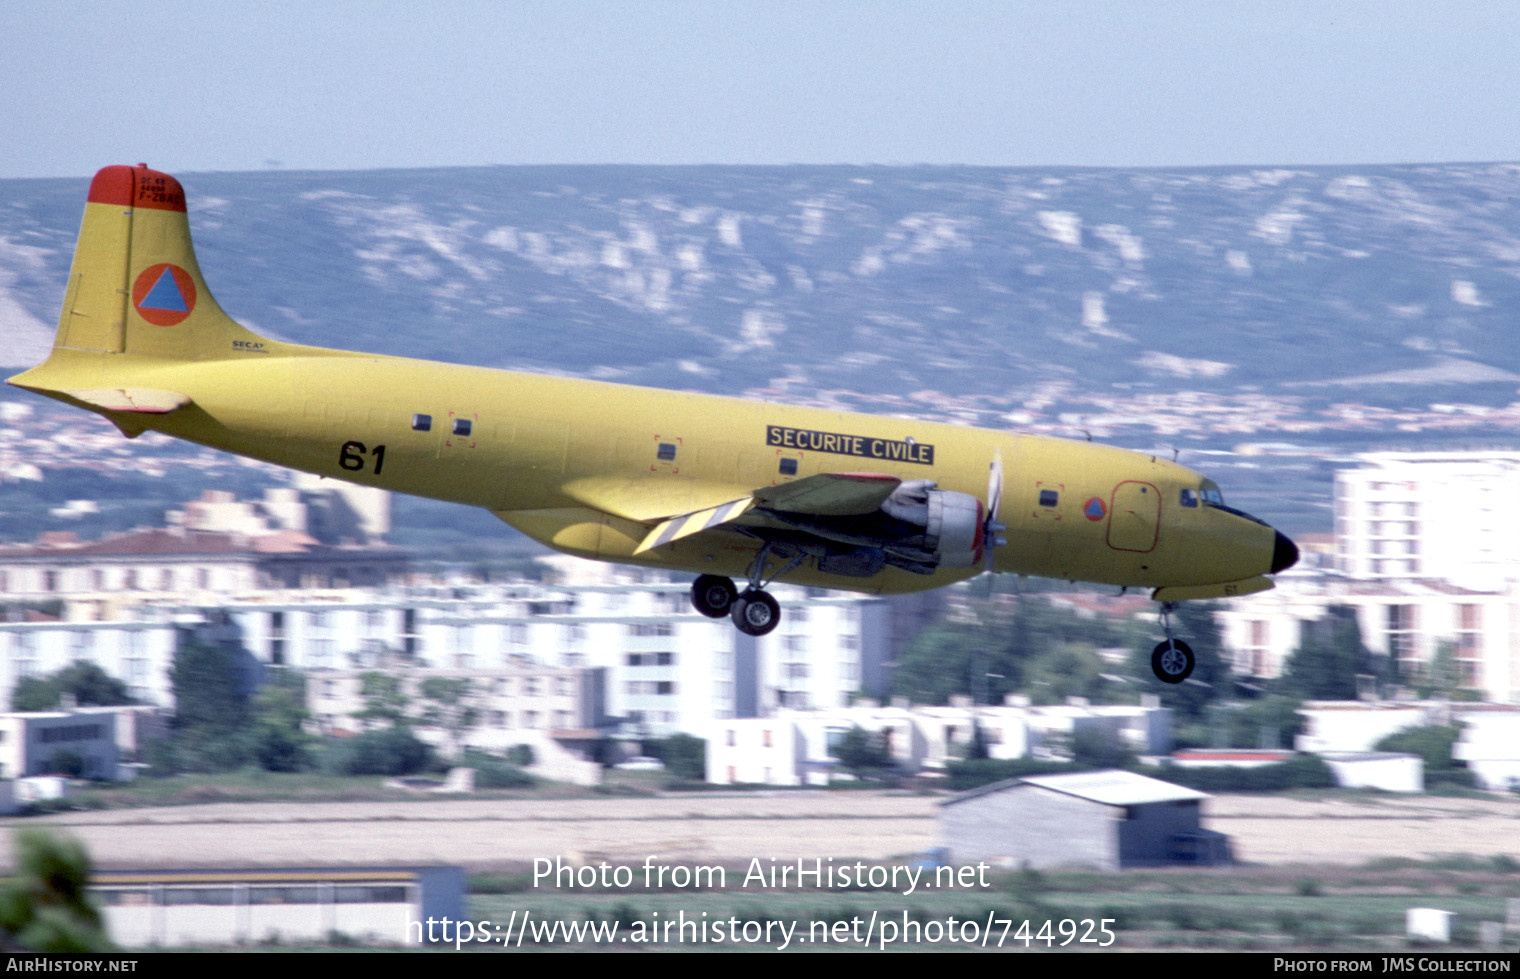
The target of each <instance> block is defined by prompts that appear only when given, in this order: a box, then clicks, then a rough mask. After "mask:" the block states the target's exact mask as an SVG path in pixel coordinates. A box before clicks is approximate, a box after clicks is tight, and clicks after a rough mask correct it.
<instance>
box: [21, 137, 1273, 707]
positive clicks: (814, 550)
mask: <svg viewBox="0 0 1520 979" xmlns="http://www.w3.org/2000/svg"><path fill="white" fill-rule="evenodd" d="M9 383H11V384H14V385H17V386H19V387H22V388H26V389H28V390H31V391H36V392H37V393H39V394H43V395H46V396H48V397H51V398H56V399H58V400H59V401H63V402H66V403H68V404H71V405H75V406H77V407H80V408H85V409H87V410H89V411H94V412H97V413H99V414H101V415H103V416H105V417H106V418H108V419H110V420H111V421H112V422H113V423H114V424H115V425H116V427H117V428H119V429H120V430H121V432H122V433H123V434H124V435H126V436H127V437H128V438H134V437H136V436H137V435H140V434H141V433H143V432H144V431H148V430H153V431H159V432H164V433H167V434H169V435H173V436H176V437H178V438H183V439H188V440H189V441H192V442H196V443H199V444H201V445H207V446H212V447H214V448H218V449H224V450H226V451H228V452H234V453H238V454H240V455H245V456H251V457H253V458H256V459H263V460H265V461H267V462H273V463H277V464H279V465H282V466H289V467H291V468H295V469H302V470H305V471H307V472H312V473H317V474H319V475H322V476H331V477H333V478H336V479H346V480H349V481H351V482H355V483H360V484H363V485H366V486H379V487H383V488H385V489H387V490H394V491H396V492H401V493H413V494H416V495H419V496H427V497H433V498H435V499H440V500H450V501H453V502H457V503H465V504H469V505H471V506H479V507H485V508H486V509H488V510H490V511H491V512H492V513H494V514H495V515H496V516H498V517H500V518H501V519H502V520H504V521H505V522H507V523H508V524H510V525H512V526H513V527H516V528H517V529H518V530H520V531H522V532H523V533H525V534H527V535H528V536H530V537H532V538H534V539H535V540H538V541H541V542H543V543H544V544H547V545H549V546H550V547H553V548H556V549H558V550H561V551H565V552H568V553H570V554H576V555H580V556H582V557H587V558H595V559H599V560H604V561H618V562H624V563H630V564H642V565H648V566H652V567H660V568H669V569H676V570H680V571H685V572H691V573H694V574H696V575H697V576H698V577H697V579H696V581H695V583H694V584H693V586H692V603H693V604H694V605H695V606H696V608H697V610H698V611H700V612H702V613H703V614H704V615H708V616H711V617H713V618H721V617H723V616H725V615H726V616H730V617H731V618H732V619H733V621H734V623H735V625H737V627H738V628H739V629H740V630H742V631H743V632H745V633H748V634H750V635H757V636H758V635H764V634H765V633H767V632H769V631H771V630H772V629H774V628H775V627H776V624H777V622H778V621H779V620H780V609H779V607H778V606H777V603H776V600H775V599H774V598H772V597H771V595H770V594H769V593H768V592H767V591H766V590H765V588H766V586H767V585H768V584H769V583H770V582H772V581H774V580H776V579H777V578H780V577H782V576H785V577H786V578H787V580H788V581H790V582H795V583H797V584H802V585H813V586H818V587H824V588H842V589H848V590H852V591H859V592H868V593H873V594H890V593H896V592H909V591H919V590H923V589H928V588H936V587H939V586H941V585H946V584H949V583H951V582H955V581H961V580H963V579H966V578H970V577H973V576H975V575H977V574H979V573H981V572H983V571H995V572H1003V573H1014V574H1021V575H1040V576H1045V577H1051V578H1063V579H1068V580H1071V581H1090V582H1102V583H1107V584H1111V585H1119V586H1124V587H1146V588H1152V589H1154V592H1153V595H1152V597H1153V598H1155V599H1156V600H1157V601H1158V602H1161V603H1162V606H1161V607H1162V612H1163V615H1162V621H1163V624H1164V625H1165V626H1166V634H1167V637H1168V638H1167V639H1166V640H1165V641H1164V642H1162V643H1161V644H1160V645H1158V646H1157V647H1156V650H1155V653H1154V655H1153V656H1152V667H1153V669H1154V670H1155V672H1156V675H1157V676H1158V677H1160V678H1161V679H1162V680H1165V681H1168V682H1172V683H1180V682H1182V680H1184V679H1185V678H1186V677H1187V675H1188V674H1189V673H1190V672H1191V671H1192V668H1193V662H1194V660H1193V654H1192V651H1191V650H1189V649H1188V648H1187V646H1186V644H1185V643H1183V642H1181V641H1179V640H1175V639H1173V638H1172V636H1171V629H1170V621H1169V618H1168V616H1167V615H1166V614H1165V613H1166V612H1168V611H1169V610H1170V609H1171V607H1172V603H1174V602H1176V601H1181V600H1184V599H1198V598H1218V597H1224V596H1231V595H1246V594H1250V593H1252V592H1256V591H1261V590H1263V589H1266V588H1270V587H1272V582H1271V580H1270V579H1268V578H1267V577H1266V576H1267V575H1270V574H1276V573H1277V572H1279V571H1282V570H1283V569H1284V568H1287V567H1289V566H1290V565H1292V564H1293V563H1294V562H1295V561H1296V560H1297V558H1298V549H1297V548H1296V547H1295V546H1294V544H1293V543H1292V541H1290V540H1289V539H1288V538H1287V537H1285V536H1284V535H1282V534H1281V533H1279V532H1277V531H1275V530H1273V529H1272V528H1271V527H1269V526H1267V525H1266V524H1265V523H1263V522H1261V521H1260V520H1257V519H1255V518H1253V517H1251V516H1249V515H1248V514H1245V513H1241V512H1240V511H1238V510H1234V509H1231V508H1230V507H1227V506H1225V504H1224V499H1223V497H1222V496H1221V495H1220V492H1219V487H1218V486H1216V485H1215V484H1214V483H1213V482H1212V481H1210V480H1208V479H1205V478H1204V477H1202V476H1201V475H1199V474H1198V473H1196V472H1193V471H1192V470H1190V469H1187V468H1184V467H1183V466H1179V465H1176V464H1175V463H1173V462H1171V461H1168V460H1165V459H1159V458H1157V457H1156V456H1153V455H1148V454H1144V453H1136V452H1130V451H1125V450H1121V449H1117V448H1112V447H1109V446H1102V445H1094V444H1091V443H1087V442H1072V441H1065V440H1061V439H1052V438H1043V437H1037V436H1031V435H1019V434H1014V433H1009V432H994V431H988V430H984V429H976V428H966V427H960V426H955V425H944V424H934V423H930V422H922V421H909V420H904V419H901V418H888V417H880V416H872V415H855V414H848V413H844V412H837V411H825V410H821V409H814V408H799V407H790V406H786V405H779V404H769V403H765V402H759V401H745V400H739V399H733V398H720V397H710V396H703V395H696V394H685V393H679V392H674V391H660V390H652V389H648V388H636V387H628V386H623V385H615V384H606V383H599V382H595V381H585V380H575V379H567V378H560V377H544V376H539V375H535V374H523V373H515V372H508V371H501V370H490V369H485V368H478V367H466V366H459V365H454V364H441V363H434V362H429V361H421V360H412V359H407V358H401V357H387V356H378V355H375V354H366V353H356V352H350V351H343V350H331V349H325V348H320V347H306V346H297V345H294V344H288V343H280V342H277V341H274V340H269V339H266V338H264V337H261V336H258V335H257V334H255V333H252V332H250V331H248V330H246V329H244V328H243V327H241V326H239V325H238V324H237V323H235V322H233V320H232V319H231V318H230V317H228V316H227V315H226V314H225V313H224V312H222V310H221V308H220V307H218V306H217V304H216V301H215V300H214V299H213V298H212V297H211V292H210V290H209V289H207V287H206V283H205V280H204V279H202V277H201V271H200V267H199V266H198V265H197V263H196V260H195V252H194V249H193V247H192V245H191V240H190V224H189V217H188V215H187V213H186V210H185V194H184V190H183V189H182V187H181V186H180V184H179V182H178V181H177V180H175V179H174V178H173V177H171V176H169V175H168V174H164V173H160V172H157V171H154V170H150V169H148V167H147V166H146V165H143V164H139V165H138V166H135V167H129V166H111V167H106V168H105V169H103V170H101V171H100V172H99V173H98V174H96V175H95V178H94V180H93V182H92V183H91V185H90V192H89V198H88V202H87V203H86V204H85V213H84V221H83V224H82V226H81V227H80V231H79V243H78V246H77V248H76V250H75V253H74V262H73V267H72V268H71V270H70V272H69V280H68V289H67V292H66V294H65V296H64V300H63V311H62V313H61V315H60V317H59V322H58V334H57V337H56V339H55V341H54V344H53V349H52V353H51V354H50V356H49V357H48V359H47V360H46V362H44V363H43V364H41V365H40V366H38V367H34V368H32V369H31V370H28V371H26V372H24V373H22V374H19V375H17V376H15V377H12V378H10V379H9ZM734 577H739V578H740V579H741V580H742V581H744V582H745V587H744V588H743V589H742V590H740V589H739V588H738V587H736V586H735V584H734V580H733V579H734Z"/></svg>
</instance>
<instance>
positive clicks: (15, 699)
mask: <svg viewBox="0 0 1520 979" xmlns="http://www.w3.org/2000/svg"><path fill="white" fill-rule="evenodd" d="M64 695H68V696H70V697H72V698H73V699H74V703H76V704H79V705H80V706H99V707H113V706H116V705H117V704H130V703H132V697H131V696H130V695H129V694H128V693H127V686H126V684H124V683H122V682H121V681H120V680H118V679H116V678H115V677H113V676H111V675H110V674H109V673H107V672H106V671H105V670H102V669H101V668H100V667H98V666H96V665H95V664H94V663H86V662H78V663H71V664H69V665H68V666H65V667H64V668H63V669H61V670H59V671H58V672H56V673H52V674H50V675H48V676H46V677H34V676H28V677H22V678H21V679H20V680H18V681H17V682H16V687H15V689H14V690H13V691H12V693H11V709H12V710H22V711H27V710H52V709H54V708H56V707H58V706H60V705H61V704H62V703H63V698H64Z"/></svg>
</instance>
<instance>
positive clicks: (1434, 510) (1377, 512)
mask: <svg viewBox="0 0 1520 979" xmlns="http://www.w3.org/2000/svg"><path fill="white" fill-rule="evenodd" d="M1357 458H1358V460H1359V461H1360V463H1361V465H1360V466H1358V467H1357V468H1355V469H1343V470H1340V471H1339V472H1337V473H1336V477H1335V537H1336V544H1337V565H1338V567H1339V569H1340V570H1341V571H1342V572H1343V573H1344V574H1346V575H1348V576H1350V577H1352V578H1358V579H1363V580H1366V579H1378V580H1385V579H1405V580H1408V579H1440V580H1444V581H1449V582H1452V583H1455V584H1458V585H1462V586H1464V587H1468V588H1475V589H1479V590H1495V589H1497V588H1499V587H1501V586H1502V585H1503V583H1505V582H1510V581H1514V580H1516V579H1520V509H1517V508H1516V506H1515V501H1516V500H1520V453H1516V452H1371V453H1366V454H1364V455H1360V456H1358V457H1357Z"/></svg>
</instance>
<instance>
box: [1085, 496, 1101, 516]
mask: <svg viewBox="0 0 1520 979" xmlns="http://www.w3.org/2000/svg"><path fill="white" fill-rule="evenodd" d="M1082 512H1083V513H1085V514H1086V515H1087V516H1089V517H1091V518H1092V519H1094V520H1097V519H1099V518H1101V517H1102V516H1103V501H1102V500H1100V499H1097V498H1096V497H1094V498H1093V499H1091V500H1089V501H1088V503H1087V509H1086V510H1083V511H1082Z"/></svg>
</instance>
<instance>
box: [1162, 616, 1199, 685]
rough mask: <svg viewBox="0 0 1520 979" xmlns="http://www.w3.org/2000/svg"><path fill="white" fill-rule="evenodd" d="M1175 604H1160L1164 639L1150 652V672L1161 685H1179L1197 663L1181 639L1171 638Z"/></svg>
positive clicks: (1190, 650) (1189, 674)
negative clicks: (1164, 633)
mask: <svg viewBox="0 0 1520 979" xmlns="http://www.w3.org/2000/svg"><path fill="white" fill-rule="evenodd" d="M1175 604H1176V603H1175V602H1162V603H1161V628H1162V629H1163V630H1164V631H1165V632H1166V638H1165V639H1163V640H1162V641H1161V642H1159V643H1157V644H1156V648H1155V649H1153V650H1151V672H1153V673H1155V674H1156V678H1157V679H1158V680H1160V681H1161V682H1162V683H1181V682H1182V681H1183V680H1186V679H1187V678H1188V677H1189V676H1191V675H1192V673H1193V667H1194V666H1195V665H1197V661H1196V660H1194V658H1193V650H1192V648H1191V647H1190V646H1188V644H1187V643H1185V642H1183V641H1182V640H1181V639H1174V638H1172V608H1173V606H1174V605H1175Z"/></svg>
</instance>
